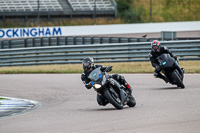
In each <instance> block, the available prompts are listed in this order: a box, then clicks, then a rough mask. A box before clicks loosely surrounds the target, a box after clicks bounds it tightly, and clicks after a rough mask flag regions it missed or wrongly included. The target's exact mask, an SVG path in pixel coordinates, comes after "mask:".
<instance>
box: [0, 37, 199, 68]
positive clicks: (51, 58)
mask: <svg viewBox="0 0 200 133" xmlns="http://www.w3.org/2000/svg"><path fill="white" fill-rule="evenodd" d="M161 44H162V46H167V47H168V48H169V49H170V50H171V51H172V52H173V53H174V54H175V55H177V56H178V57H179V59H180V60H200V40H189V41H163V42H161ZM150 50H151V46H150V42H136V43H113V44H95V45H92V44H90V45H65V46H47V47H32V48H17V49H1V50H0V66H24V65H46V64H69V63H81V61H82V59H83V58H84V57H87V56H91V57H93V58H94V59H95V60H96V61H95V62H97V63H98V62H131V61H149V57H148V53H149V52H150Z"/></svg>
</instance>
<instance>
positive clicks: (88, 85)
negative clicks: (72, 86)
mask: <svg viewBox="0 0 200 133" xmlns="http://www.w3.org/2000/svg"><path fill="white" fill-rule="evenodd" d="M92 86H93V84H92V81H91V82H89V83H87V84H85V87H86V88H87V89H91V88H92Z"/></svg>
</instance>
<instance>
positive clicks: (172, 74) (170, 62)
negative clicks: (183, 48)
mask: <svg viewBox="0 0 200 133" xmlns="http://www.w3.org/2000/svg"><path fill="white" fill-rule="evenodd" d="M157 59H158V63H159V65H160V68H161V71H162V72H163V74H164V75H165V76H166V77H167V79H168V81H169V83H171V84H175V85H177V87H181V88H185V85H184V84H183V77H184V71H183V69H181V68H180V66H179V64H178V62H177V61H176V60H175V59H174V58H172V57H171V56H170V55H169V54H162V55H160V56H159V57H158V58H157Z"/></svg>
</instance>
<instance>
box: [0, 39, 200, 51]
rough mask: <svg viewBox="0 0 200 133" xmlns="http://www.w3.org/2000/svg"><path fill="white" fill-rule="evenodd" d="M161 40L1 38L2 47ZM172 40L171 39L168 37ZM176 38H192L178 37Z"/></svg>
mask: <svg viewBox="0 0 200 133" xmlns="http://www.w3.org/2000/svg"><path fill="white" fill-rule="evenodd" d="M194 39H195V40H198V39H200V38H193V40H194ZM153 40H159V41H161V40H162V38H148V39H147V38H127V37H95V36H94V37H90V36H85V37H84V36H66V37H36V38H22V39H5V40H0V49H13V48H28V47H46V46H62V45H86V44H106V43H132V42H151V41H153ZM168 40H171V39H168ZM175 40H191V39H190V38H176V39H175Z"/></svg>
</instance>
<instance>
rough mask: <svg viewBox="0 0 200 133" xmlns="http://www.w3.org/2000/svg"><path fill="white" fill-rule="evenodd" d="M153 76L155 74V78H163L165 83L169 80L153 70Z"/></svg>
mask: <svg viewBox="0 0 200 133" xmlns="http://www.w3.org/2000/svg"><path fill="white" fill-rule="evenodd" d="M154 76H155V77H156V78H160V79H163V80H164V81H165V82H166V83H168V82H169V81H168V79H167V78H166V77H165V76H163V75H162V74H161V73H157V72H154Z"/></svg>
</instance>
